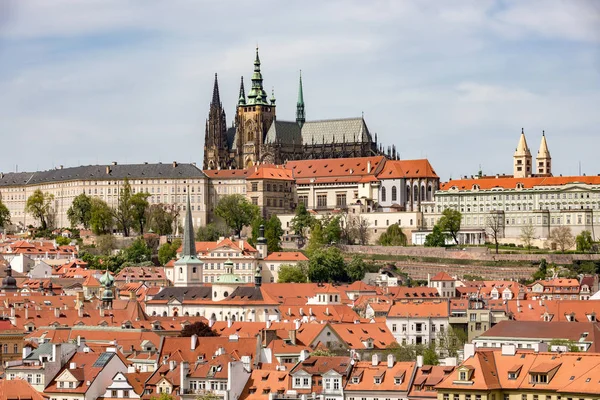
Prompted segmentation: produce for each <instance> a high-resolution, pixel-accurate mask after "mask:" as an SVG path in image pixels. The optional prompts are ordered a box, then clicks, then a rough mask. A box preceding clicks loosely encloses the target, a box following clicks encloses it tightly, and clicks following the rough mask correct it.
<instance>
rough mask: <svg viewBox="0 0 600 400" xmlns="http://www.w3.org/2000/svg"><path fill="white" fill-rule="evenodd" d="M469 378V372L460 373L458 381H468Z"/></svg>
mask: <svg viewBox="0 0 600 400" xmlns="http://www.w3.org/2000/svg"><path fill="white" fill-rule="evenodd" d="M468 378H469V374H468V373H467V371H460V372H459V373H458V380H459V381H466V380H468Z"/></svg>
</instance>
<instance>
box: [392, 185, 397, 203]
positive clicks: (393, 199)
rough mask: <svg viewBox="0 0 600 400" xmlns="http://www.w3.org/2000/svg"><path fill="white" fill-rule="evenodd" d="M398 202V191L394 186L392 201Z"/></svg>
mask: <svg viewBox="0 0 600 400" xmlns="http://www.w3.org/2000/svg"><path fill="white" fill-rule="evenodd" d="M397 200H398V189H396V186H392V201H397Z"/></svg>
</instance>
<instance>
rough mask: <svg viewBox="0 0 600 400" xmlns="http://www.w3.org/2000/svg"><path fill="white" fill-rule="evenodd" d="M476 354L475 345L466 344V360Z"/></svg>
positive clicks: (464, 357)
mask: <svg viewBox="0 0 600 400" xmlns="http://www.w3.org/2000/svg"><path fill="white" fill-rule="evenodd" d="M474 355H475V345H474V344H472V343H467V344H465V350H464V355H463V359H464V360H466V359H467V358H469V357H473V356H474Z"/></svg>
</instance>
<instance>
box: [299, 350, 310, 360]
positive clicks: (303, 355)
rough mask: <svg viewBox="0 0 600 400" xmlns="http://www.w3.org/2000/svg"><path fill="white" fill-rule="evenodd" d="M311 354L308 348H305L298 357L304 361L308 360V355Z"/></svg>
mask: <svg viewBox="0 0 600 400" xmlns="http://www.w3.org/2000/svg"><path fill="white" fill-rule="evenodd" d="M309 356H310V354H309V353H308V350H306V349H304V350H302V351H301V352H300V356H299V357H298V361H304V360H306V359H307V358H308V357H309Z"/></svg>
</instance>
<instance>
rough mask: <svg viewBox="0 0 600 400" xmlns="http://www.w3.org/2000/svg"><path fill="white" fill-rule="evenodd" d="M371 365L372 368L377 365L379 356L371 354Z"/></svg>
mask: <svg viewBox="0 0 600 400" xmlns="http://www.w3.org/2000/svg"><path fill="white" fill-rule="evenodd" d="M371 365H372V366H374V367H376V366H378V365H379V354H377V353H375V354H373V356H372V357H371Z"/></svg>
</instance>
